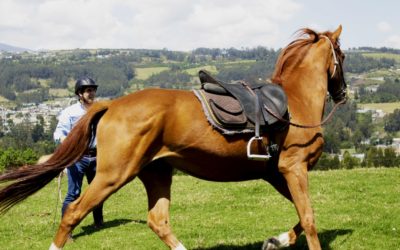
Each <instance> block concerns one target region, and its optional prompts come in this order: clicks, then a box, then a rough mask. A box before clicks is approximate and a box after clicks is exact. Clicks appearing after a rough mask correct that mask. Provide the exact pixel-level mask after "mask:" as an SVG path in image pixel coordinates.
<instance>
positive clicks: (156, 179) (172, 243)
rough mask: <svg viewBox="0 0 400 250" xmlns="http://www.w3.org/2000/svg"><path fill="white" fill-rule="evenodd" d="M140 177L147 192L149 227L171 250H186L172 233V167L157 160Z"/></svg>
mask: <svg viewBox="0 0 400 250" xmlns="http://www.w3.org/2000/svg"><path fill="white" fill-rule="evenodd" d="M138 177H139V179H140V180H141V181H142V182H143V184H144V186H145V188H146V192H147V197H148V209H149V212H148V217H147V223H148V225H149V227H150V228H151V229H152V230H153V231H154V232H155V233H156V234H157V235H158V237H160V239H161V240H162V241H163V242H164V243H165V244H167V245H168V246H169V247H170V248H171V249H174V250H184V249H186V248H185V247H184V246H183V245H182V243H180V242H179V241H178V239H177V238H176V237H175V235H174V234H173V233H172V230H171V225H170V220H169V205H170V198H171V184H172V167H171V166H170V165H168V164H167V163H165V162H164V161H163V160H157V161H155V162H152V163H151V164H149V165H148V166H146V167H145V168H144V169H143V170H142V171H141V172H140V174H139V176H138Z"/></svg>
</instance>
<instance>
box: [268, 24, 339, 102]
mask: <svg viewBox="0 0 400 250" xmlns="http://www.w3.org/2000/svg"><path fill="white" fill-rule="evenodd" d="M341 32H342V26H339V28H337V29H336V30H335V31H334V32H323V33H317V32H315V31H313V30H311V29H308V28H305V29H301V30H299V38H298V39H296V40H294V41H293V42H291V43H290V44H289V45H288V46H287V47H286V48H284V49H283V50H282V52H281V54H280V56H279V58H278V61H277V63H276V67H275V71H274V74H273V76H272V81H273V82H275V83H278V84H281V85H285V84H288V83H293V84H292V85H291V86H290V88H294V87H297V86H299V85H298V83H299V79H302V81H303V82H304V83H305V84H309V83H310V80H313V79H314V80H315V79H319V77H317V76H316V75H317V74H325V72H326V74H327V76H326V79H327V90H328V92H329V94H330V95H331V97H332V99H333V100H334V101H335V102H336V103H338V102H341V101H344V100H345V99H346V82H345V80H344V74H343V61H344V54H343V52H342V51H341V50H340V43H339V36H340V33H341ZM307 91H308V89H307ZM294 92H295V93H297V92H296V91H294ZM324 94H325V93H324Z"/></svg>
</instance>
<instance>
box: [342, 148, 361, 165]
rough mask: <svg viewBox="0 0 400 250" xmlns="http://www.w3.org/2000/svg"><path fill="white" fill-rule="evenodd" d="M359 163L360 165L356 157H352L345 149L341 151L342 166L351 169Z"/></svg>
mask: <svg viewBox="0 0 400 250" xmlns="http://www.w3.org/2000/svg"><path fill="white" fill-rule="evenodd" d="M359 165H360V163H359V161H358V159H357V158H355V157H352V156H351V154H350V153H349V152H348V151H347V150H346V151H345V152H344V153H343V160H342V164H341V166H342V168H345V169H353V168H355V167H357V166H359Z"/></svg>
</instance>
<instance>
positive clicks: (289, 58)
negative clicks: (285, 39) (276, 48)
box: [271, 28, 319, 84]
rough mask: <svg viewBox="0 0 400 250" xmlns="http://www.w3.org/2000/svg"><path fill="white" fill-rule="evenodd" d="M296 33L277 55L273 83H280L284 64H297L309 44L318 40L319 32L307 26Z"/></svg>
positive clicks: (305, 52)
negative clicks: (295, 37)
mask: <svg viewBox="0 0 400 250" xmlns="http://www.w3.org/2000/svg"><path fill="white" fill-rule="evenodd" d="M296 33H297V37H299V38H297V39H296V40H294V41H293V42H291V43H290V44H289V45H288V46H287V47H286V48H284V49H283V50H282V52H281V54H280V55H279V57H278V60H277V62H276V65H275V70H274V73H273V75H272V79H271V80H272V82H274V83H277V84H281V83H282V79H281V75H282V73H283V69H284V68H285V66H287V65H294V66H295V65H298V64H299V63H300V62H301V61H302V59H303V58H304V56H305V55H306V54H307V52H308V50H309V48H310V47H311V45H312V44H313V43H316V42H318V40H319V34H318V33H317V32H315V31H314V30H311V29H308V28H304V29H300V30H298V31H297V32H296Z"/></svg>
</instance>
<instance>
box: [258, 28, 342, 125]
mask: <svg viewBox="0 0 400 250" xmlns="http://www.w3.org/2000/svg"><path fill="white" fill-rule="evenodd" d="M321 37H323V38H325V39H327V40H328V41H329V44H330V47H331V50H332V55H333V60H334V62H333V63H334V68H333V72H332V74H331V75H330V79H333V77H335V75H336V73H337V72H338V71H337V67H338V66H340V63H339V61H338V58H337V55H336V51H335V48H334V46H333V43H332V41H331V39H329V37H327V36H325V35H321ZM341 77H343V76H341ZM343 81H344V79H343ZM330 95H331V96H332V99H333V100H336V99H337V98H340V101H339V102H336V103H335V106H333V108H332V110H331V112H330V113H329V114H328V116H327V117H326V118H325V119H324V120H323V121H322V122H320V123H319V124H315V125H302V124H297V123H293V122H291V121H290V120H287V119H285V118H283V117H281V116H280V115H277V114H275V112H273V111H272V110H270V109H269V108H268V107H267V106H266V105H264V108H265V109H266V110H267V112H268V113H270V114H271V115H272V116H273V117H275V118H276V119H278V120H279V121H280V122H283V123H286V124H288V125H292V126H294V127H298V128H316V127H320V126H322V125H324V124H325V123H327V122H329V121H330V119H331V118H332V116H333V113H334V112H335V111H336V109H337V108H338V107H339V105H342V104H344V103H346V101H347V97H346V88H341V89H340V90H339V91H337V92H336V93H334V94H332V93H330Z"/></svg>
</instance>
